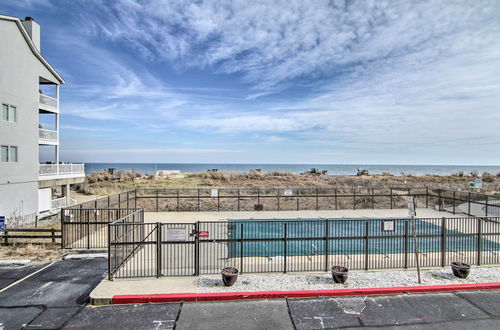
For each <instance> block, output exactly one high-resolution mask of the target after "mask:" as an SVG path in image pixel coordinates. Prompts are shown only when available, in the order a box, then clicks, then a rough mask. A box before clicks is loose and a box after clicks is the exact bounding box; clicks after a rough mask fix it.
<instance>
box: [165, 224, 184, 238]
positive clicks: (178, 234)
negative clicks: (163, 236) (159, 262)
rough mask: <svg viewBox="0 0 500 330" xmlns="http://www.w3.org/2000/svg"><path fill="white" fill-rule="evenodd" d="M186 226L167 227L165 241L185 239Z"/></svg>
mask: <svg viewBox="0 0 500 330" xmlns="http://www.w3.org/2000/svg"><path fill="white" fill-rule="evenodd" d="M186 237H187V234H186V228H185V227H183V228H167V241H185V240H186Z"/></svg>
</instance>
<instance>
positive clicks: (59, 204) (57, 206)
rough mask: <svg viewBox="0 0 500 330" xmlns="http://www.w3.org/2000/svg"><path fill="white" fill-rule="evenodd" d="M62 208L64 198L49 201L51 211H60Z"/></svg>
mask: <svg viewBox="0 0 500 330" xmlns="http://www.w3.org/2000/svg"><path fill="white" fill-rule="evenodd" d="M63 207H66V197H61V198H57V199H53V200H52V201H51V205H50V208H51V209H52V210H54V209H62V208H63Z"/></svg>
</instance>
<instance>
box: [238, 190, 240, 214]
mask: <svg viewBox="0 0 500 330" xmlns="http://www.w3.org/2000/svg"><path fill="white" fill-rule="evenodd" d="M239 210H240V190H239V189H238V211H239Z"/></svg>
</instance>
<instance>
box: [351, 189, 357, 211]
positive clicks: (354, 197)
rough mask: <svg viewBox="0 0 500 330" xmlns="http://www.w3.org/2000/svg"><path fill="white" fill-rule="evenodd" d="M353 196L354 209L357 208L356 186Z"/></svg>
mask: <svg viewBox="0 0 500 330" xmlns="http://www.w3.org/2000/svg"><path fill="white" fill-rule="evenodd" d="M352 197H353V204H352V209H353V210H355V209H356V188H352Z"/></svg>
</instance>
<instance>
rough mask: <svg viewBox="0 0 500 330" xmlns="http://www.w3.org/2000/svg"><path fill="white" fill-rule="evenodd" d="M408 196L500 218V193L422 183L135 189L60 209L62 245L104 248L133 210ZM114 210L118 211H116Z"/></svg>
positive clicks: (400, 200) (363, 201)
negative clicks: (111, 226) (111, 229)
mask: <svg viewBox="0 0 500 330" xmlns="http://www.w3.org/2000/svg"><path fill="white" fill-rule="evenodd" d="M406 196H416V197H417V204H418V207H426V208H430V207H432V208H437V209H439V210H441V211H449V212H452V213H453V214H456V213H459V214H466V215H471V216H481V217H486V216H500V197H494V196H488V195H484V194H477V193H472V192H455V191H445V190H441V189H429V188H425V187H424V188H404V187H402V188H401V187H400V188H397V187H392V188H330V187H327V188H325V187H312V188H231V189H215V188H200V189H197V188H193V189H191V188H186V189H172V188H170V189H167V188H165V189H163V188H156V189H134V190H130V191H125V192H122V193H119V194H114V195H109V196H106V197H101V198H98V199H96V200H92V201H88V202H85V203H81V204H78V205H75V206H72V207H69V208H66V209H64V210H62V211H61V219H62V221H61V223H62V231H63V233H62V235H63V239H62V247H63V248H86V249H89V248H106V247H107V246H108V239H107V228H105V227H106V225H107V223H109V222H113V221H115V220H117V219H120V218H122V217H123V216H125V215H128V214H129V213H131V212H135V210H137V209H142V210H144V211H145V212H176V211H179V212H180V211H186V212H187V211H189V212H197V211H200V212H201V211H285V210H345V209H353V210H356V209H397V208H406ZM79 210H80V211H79ZM117 210H122V211H120V212H121V213H116V211H117Z"/></svg>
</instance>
